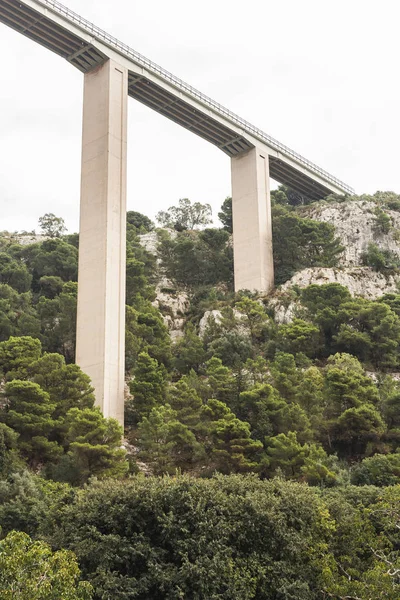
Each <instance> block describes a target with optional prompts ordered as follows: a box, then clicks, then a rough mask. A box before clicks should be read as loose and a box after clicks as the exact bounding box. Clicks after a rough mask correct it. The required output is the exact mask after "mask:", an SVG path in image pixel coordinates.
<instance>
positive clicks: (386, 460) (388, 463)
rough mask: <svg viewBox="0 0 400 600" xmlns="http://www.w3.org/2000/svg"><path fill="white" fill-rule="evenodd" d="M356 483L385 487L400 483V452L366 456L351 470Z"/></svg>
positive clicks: (352, 478)
mask: <svg viewBox="0 0 400 600" xmlns="http://www.w3.org/2000/svg"><path fill="white" fill-rule="evenodd" d="M351 482H352V483H353V484H354V485H376V486H379V487H385V486H389V485H396V484H399V483H400V454H375V455H374V456H370V457H368V458H364V460H363V461H362V462H361V463H358V464H356V465H355V466H354V468H353V469H352V472H351Z"/></svg>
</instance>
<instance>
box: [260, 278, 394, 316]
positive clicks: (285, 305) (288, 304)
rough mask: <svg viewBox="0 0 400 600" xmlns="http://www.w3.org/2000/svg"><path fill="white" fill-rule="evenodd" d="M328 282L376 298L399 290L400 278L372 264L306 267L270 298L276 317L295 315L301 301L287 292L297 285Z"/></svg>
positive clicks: (302, 286)
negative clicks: (372, 267) (341, 266)
mask: <svg viewBox="0 0 400 600" xmlns="http://www.w3.org/2000/svg"><path fill="white" fill-rule="evenodd" d="M326 283H339V284H340V285H343V286H344V287H347V288H348V290H349V292H350V294H351V295H352V296H362V297H363V298H367V299H369V300H376V299H377V298H379V297H380V296H383V294H388V293H398V286H399V283H400V279H399V277H394V276H393V275H389V276H387V277H385V276H384V275H382V273H377V272H376V271H374V270H373V269H371V268H370V267H354V268H333V269H330V268H326V267H314V268H309V269H303V270H302V271H299V272H298V273H296V274H295V275H293V277H292V278H291V279H289V281H286V283H284V284H283V285H282V286H281V287H280V288H279V290H277V292H276V293H275V295H273V296H272V297H271V299H270V300H269V305H270V306H271V307H273V309H274V313H275V320H276V321H277V322H278V323H290V322H291V321H293V319H294V318H295V317H296V312H297V310H298V308H299V305H298V303H297V302H295V301H290V297H289V296H288V293H290V290H291V289H292V288H293V287H294V286H297V287H299V288H305V287H307V286H309V285H311V284H316V285H324V284H326Z"/></svg>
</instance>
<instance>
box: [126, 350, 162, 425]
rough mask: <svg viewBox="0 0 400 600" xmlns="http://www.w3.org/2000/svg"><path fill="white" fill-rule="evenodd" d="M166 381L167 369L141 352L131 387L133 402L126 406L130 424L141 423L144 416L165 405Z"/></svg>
mask: <svg viewBox="0 0 400 600" xmlns="http://www.w3.org/2000/svg"><path fill="white" fill-rule="evenodd" d="M166 379H167V373H166V370H165V367H164V366H163V365H160V364H159V363H158V362H157V360H156V359H154V358H151V356H149V355H148V354H147V352H141V353H140V354H139V356H138V361H137V365H136V367H135V369H134V371H133V380H132V381H131V382H130V385H129V388H130V391H131V394H132V395H133V400H131V401H130V402H129V403H127V405H126V418H127V423H128V424H133V423H137V422H139V420H140V419H141V418H142V417H143V416H148V415H149V414H150V412H151V410H152V409H153V408H155V407H156V406H159V405H161V404H163V403H164V401H165V395H166V384H167V381H166Z"/></svg>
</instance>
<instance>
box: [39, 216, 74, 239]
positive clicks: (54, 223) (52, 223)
mask: <svg viewBox="0 0 400 600" xmlns="http://www.w3.org/2000/svg"><path fill="white" fill-rule="evenodd" d="M39 227H40V229H41V231H42V233H43V234H44V235H47V236H49V237H50V238H55V237H61V236H62V235H63V234H64V233H65V232H66V231H67V228H66V227H65V221H64V219H62V218H61V217H56V215H54V214H53V213H46V214H45V215H43V217H40V218H39Z"/></svg>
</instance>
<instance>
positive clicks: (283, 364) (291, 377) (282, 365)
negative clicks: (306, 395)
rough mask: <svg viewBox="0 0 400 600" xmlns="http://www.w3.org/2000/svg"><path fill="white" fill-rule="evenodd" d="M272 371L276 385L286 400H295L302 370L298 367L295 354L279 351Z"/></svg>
mask: <svg viewBox="0 0 400 600" xmlns="http://www.w3.org/2000/svg"><path fill="white" fill-rule="evenodd" d="M270 371H271V375H272V381H273V384H274V387H275V388H276V389H277V390H278V391H279V393H280V394H281V395H282V396H283V397H284V398H285V399H286V400H289V401H293V400H295V398H296V394H297V390H298V386H299V385H300V382H301V380H302V372H301V370H300V369H298V368H297V366H296V362H295V359H294V356H293V354H288V353H287V352H277V353H276V356H275V360H274V361H273V362H272V363H271V368H270Z"/></svg>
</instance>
